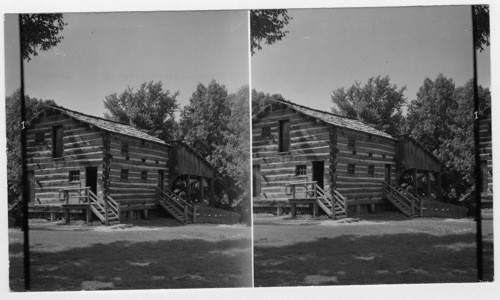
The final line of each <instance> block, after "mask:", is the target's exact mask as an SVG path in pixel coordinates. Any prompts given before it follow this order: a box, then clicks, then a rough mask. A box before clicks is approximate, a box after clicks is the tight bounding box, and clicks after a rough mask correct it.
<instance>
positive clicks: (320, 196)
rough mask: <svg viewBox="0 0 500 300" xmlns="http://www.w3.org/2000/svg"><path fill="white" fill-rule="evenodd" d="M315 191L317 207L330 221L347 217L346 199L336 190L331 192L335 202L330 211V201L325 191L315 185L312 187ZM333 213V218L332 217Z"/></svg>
mask: <svg viewBox="0 0 500 300" xmlns="http://www.w3.org/2000/svg"><path fill="white" fill-rule="evenodd" d="M314 186H315V189H316V195H317V200H316V203H317V204H318V206H319V207H320V208H321V209H322V210H323V211H324V212H325V213H326V214H327V215H328V216H329V217H330V218H332V219H341V218H345V217H347V210H346V203H347V199H346V198H345V197H344V196H342V195H341V194H340V193H339V192H338V191H337V190H333V197H334V199H335V201H333V203H335V205H334V210H332V200H331V199H330V198H329V197H328V196H326V194H325V191H324V190H323V189H322V188H321V187H319V186H318V185H317V184H315V185H314ZM333 211H335V217H334V216H333Z"/></svg>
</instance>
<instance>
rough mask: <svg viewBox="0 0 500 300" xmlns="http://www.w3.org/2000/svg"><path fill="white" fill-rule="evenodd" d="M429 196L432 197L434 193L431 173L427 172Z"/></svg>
mask: <svg viewBox="0 0 500 300" xmlns="http://www.w3.org/2000/svg"><path fill="white" fill-rule="evenodd" d="M426 173H427V196H430V195H431V193H432V189H431V171H429V170H428V171H427V172H426Z"/></svg>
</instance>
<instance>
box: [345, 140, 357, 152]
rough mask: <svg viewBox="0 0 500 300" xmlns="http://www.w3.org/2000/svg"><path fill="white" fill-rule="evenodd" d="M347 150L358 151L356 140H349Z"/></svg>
mask: <svg viewBox="0 0 500 300" xmlns="http://www.w3.org/2000/svg"><path fill="white" fill-rule="evenodd" d="M347 149H349V150H353V151H355V150H356V139H355V138H353V137H349V138H347Z"/></svg>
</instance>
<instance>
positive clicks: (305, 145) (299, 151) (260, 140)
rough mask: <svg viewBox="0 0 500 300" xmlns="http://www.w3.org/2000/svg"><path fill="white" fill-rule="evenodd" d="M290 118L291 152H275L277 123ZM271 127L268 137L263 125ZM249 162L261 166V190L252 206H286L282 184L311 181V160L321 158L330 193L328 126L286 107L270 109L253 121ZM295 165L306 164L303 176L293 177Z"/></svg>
mask: <svg viewBox="0 0 500 300" xmlns="http://www.w3.org/2000/svg"><path fill="white" fill-rule="evenodd" d="M280 120H289V121H290V151H289V152H279V151H278V141H279V137H278V135H279V133H278V126H279V125H278V124H279V121H280ZM267 126H268V127H270V133H269V136H267V137H262V136H261V134H262V128H263V127H267ZM252 139H253V142H252V150H253V154H252V164H253V165H260V173H261V176H260V186H261V189H260V190H261V193H260V195H257V197H254V198H253V203H254V206H268V205H278V206H279V205H286V204H287V203H288V198H289V196H287V195H286V190H285V185H286V183H288V182H291V181H305V180H309V181H312V162H313V161H324V165H325V172H324V186H325V188H326V192H329V184H328V183H329V182H330V173H329V171H328V170H329V167H328V166H329V159H330V125H328V124H326V123H324V122H321V121H317V120H316V119H315V118H309V117H306V116H304V115H303V114H300V113H297V112H295V111H294V110H291V109H289V108H286V109H278V110H274V111H270V112H268V113H266V114H265V115H263V116H262V117H261V118H259V119H258V120H254V122H253V124H252ZM297 165H306V168H307V170H306V173H307V174H306V175H301V176H296V175H295V168H296V166H297Z"/></svg>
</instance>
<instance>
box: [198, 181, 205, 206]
mask: <svg viewBox="0 0 500 300" xmlns="http://www.w3.org/2000/svg"><path fill="white" fill-rule="evenodd" d="M199 182H200V200H201V201H205V184H204V183H205V180H203V177H200V180H199Z"/></svg>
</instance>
